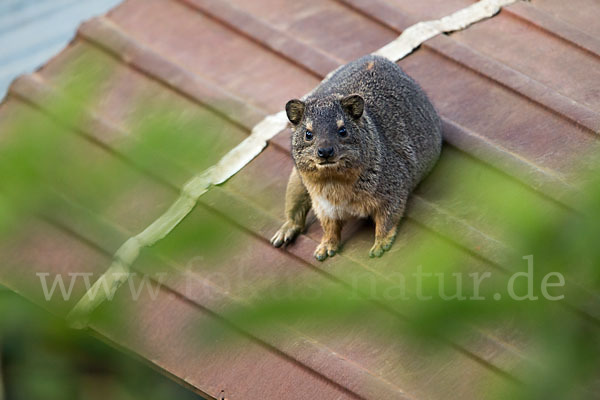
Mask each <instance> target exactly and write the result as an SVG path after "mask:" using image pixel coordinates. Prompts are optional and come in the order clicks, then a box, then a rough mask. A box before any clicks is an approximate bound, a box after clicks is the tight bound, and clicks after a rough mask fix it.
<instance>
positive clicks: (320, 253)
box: [315, 242, 339, 261]
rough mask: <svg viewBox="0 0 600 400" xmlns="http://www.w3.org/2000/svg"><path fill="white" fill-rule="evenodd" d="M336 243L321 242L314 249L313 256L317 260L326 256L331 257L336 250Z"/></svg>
mask: <svg viewBox="0 0 600 400" xmlns="http://www.w3.org/2000/svg"><path fill="white" fill-rule="evenodd" d="M338 248H339V246H338V244H337V243H332V242H321V244H320V245H319V246H317V249H316V250H315V258H316V259H317V260H319V261H323V260H325V259H326V258H327V257H333V256H335V254H336V253H337V251H338Z"/></svg>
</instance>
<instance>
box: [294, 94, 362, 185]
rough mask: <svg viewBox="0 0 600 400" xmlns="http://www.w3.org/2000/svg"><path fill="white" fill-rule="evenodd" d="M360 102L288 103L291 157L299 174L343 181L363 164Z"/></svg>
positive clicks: (354, 99)
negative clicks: (343, 178)
mask: <svg viewBox="0 0 600 400" xmlns="http://www.w3.org/2000/svg"><path fill="white" fill-rule="evenodd" d="M364 108H365V102H364V100H363V98H362V97H361V96H360V95H358V94H352V95H349V96H345V97H342V98H339V97H329V98H325V99H312V100H311V99H309V100H307V101H306V102H303V101H301V100H297V99H294V100H290V101H288V103H287V104H286V106H285V111H286V113H287V116H288V119H289V120H290V122H291V123H292V132H293V134H292V155H293V157H294V161H295V162H296V168H297V169H298V171H300V172H301V173H305V174H309V173H310V174H311V175H313V176H315V177H324V178H326V177H335V176H338V177H343V176H344V175H346V174H348V173H350V172H351V171H352V170H356V169H357V168H359V167H360V166H361V165H363V164H364V161H362V160H361V155H362V151H363V148H364V146H363V145H362V143H363V141H364V140H365V138H364V137H363V136H364V134H365V132H364V129H362V126H363V124H362V118H363V112H364Z"/></svg>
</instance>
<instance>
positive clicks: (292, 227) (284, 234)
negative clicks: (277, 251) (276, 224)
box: [271, 221, 302, 247]
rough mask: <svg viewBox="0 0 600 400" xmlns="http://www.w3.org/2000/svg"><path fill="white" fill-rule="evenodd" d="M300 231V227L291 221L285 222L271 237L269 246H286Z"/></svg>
mask: <svg viewBox="0 0 600 400" xmlns="http://www.w3.org/2000/svg"><path fill="white" fill-rule="evenodd" d="M301 230H302V227H301V226H299V225H297V224H294V223H293V222H292V221H287V222H286V223H284V224H283V225H282V226H281V228H279V230H278V231H277V233H275V235H273V237H272V238H271V244H272V245H273V246H275V247H281V245H283V244H288V243H290V242H291V241H292V240H294V238H295V237H296V236H298V234H299V233H300V231H301Z"/></svg>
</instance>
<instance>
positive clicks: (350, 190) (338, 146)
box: [272, 55, 442, 260]
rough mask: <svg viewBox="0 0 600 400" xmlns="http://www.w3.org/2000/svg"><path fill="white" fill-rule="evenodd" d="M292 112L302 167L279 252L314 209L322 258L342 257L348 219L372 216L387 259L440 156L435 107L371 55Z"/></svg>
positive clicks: (290, 106)
mask: <svg viewBox="0 0 600 400" xmlns="http://www.w3.org/2000/svg"><path fill="white" fill-rule="evenodd" d="M286 112H287V115H288V118H289V120H290V122H291V123H292V156H293V158H294V163H295V168H294V170H293V171H292V174H291V176H290V181H289V183H288V189H287V193H286V222H285V224H284V225H283V226H282V227H281V229H280V230H279V231H278V232H277V233H276V234H275V236H274V237H273V239H272V243H273V245H275V246H277V247H279V246H281V245H282V244H283V243H288V242H290V241H291V240H292V239H293V238H294V237H295V236H296V235H297V234H298V233H299V232H300V231H301V230H302V229H303V228H304V222H305V217H306V213H307V212H308V210H309V209H310V207H311V206H312V207H313V209H314V211H315V214H316V216H317V218H318V219H319V221H320V222H321V226H322V227H323V230H324V235H323V239H322V241H321V244H320V245H319V246H318V247H317V250H316V251H315V256H316V257H317V259H319V260H324V259H325V258H326V257H327V256H330V257H331V256H333V255H335V253H336V252H337V250H338V247H339V241H340V233H341V229H342V224H343V223H344V221H345V220H347V219H349V218H351V217H367V216H370V217H372V218H373V220H374V221H375V244H374V245H373V247H372V248H371V251H370V255H371V256H381V255H382V254H383V252H384V251H386V250H388V249H389V248H390V247H391V245H392V243H393V240H394V238H395V236H396V227H397V225H398V222H399V221H400V218H401V217H402V215H403V213H404V209H405V206H406V201H407V199H408V196H409V194H410V192H411V191H412V190H413V189H414V188H415V186H416V185H417V184H418V183H419V182H420V181H421V179H423V178H424V177H425V176H426V175H427V173H428V172H429V171H430V170H431V168H432V167H433V165H434V164H435V162H436V161H437V159H438V157H439V154H440V151H441V146H442V134H441V124H440V119H439V117H438V115H437V113H436V112H435V109H434V108H433V106H432V104H431V102H430V101H429V99H428V98H427V96H426V95H425V93H424V92H423V90H422V89H421V88H420V87H419V85H418V84H417V83H415V81H413V80H412V79H411V78H410V77H409V76H408V75H406V74H405V73H404V71H402V69H401V68H400V67H399V66H398V65H396V64H395V63H393V62H391V61H389V60H387V59H385V58H383V57H378V56H372V55H370V56H365V57H363V58H360V59H358V60H356V61H353V62H351V63H349V64H346V65H345V66H343V67H341V68H339V69H338V70H337V71H336V72H335V73H334V74H333V75H332V76H331V77H330V78H329V79H328V80H325V81H324V82H322V83H321V84H320V85H319V87H317V88H316V89H315V90H314V91H313V92H312V93H311V94H310V95H309V96H308V97H307V98H306V99H305V100H304V101H301V100H290V101H289V102H288V103H287V105H286Z"/></svg>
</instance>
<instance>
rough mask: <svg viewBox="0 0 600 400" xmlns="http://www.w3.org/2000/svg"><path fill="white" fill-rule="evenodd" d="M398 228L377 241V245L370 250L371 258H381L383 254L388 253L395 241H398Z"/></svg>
mask: <svg viewBox="0 0 600 400" xmlns="http://www.w3.org/2000/svg"><path fill="white" fill-rule="evenodd" d="M396 232H397V230H396V228H394V229H392V230H391V231H390V232H389V233H388V234H387V235H385V236H384V237H381V238H376V239H375V244H373V247H371V250H369V257H371V258H372V257H381V256H382V255H383V253H385V252H386V251H388V250H389V249H390V248H391V247H392V244H394V240H395V239H396Z"/></svg>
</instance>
